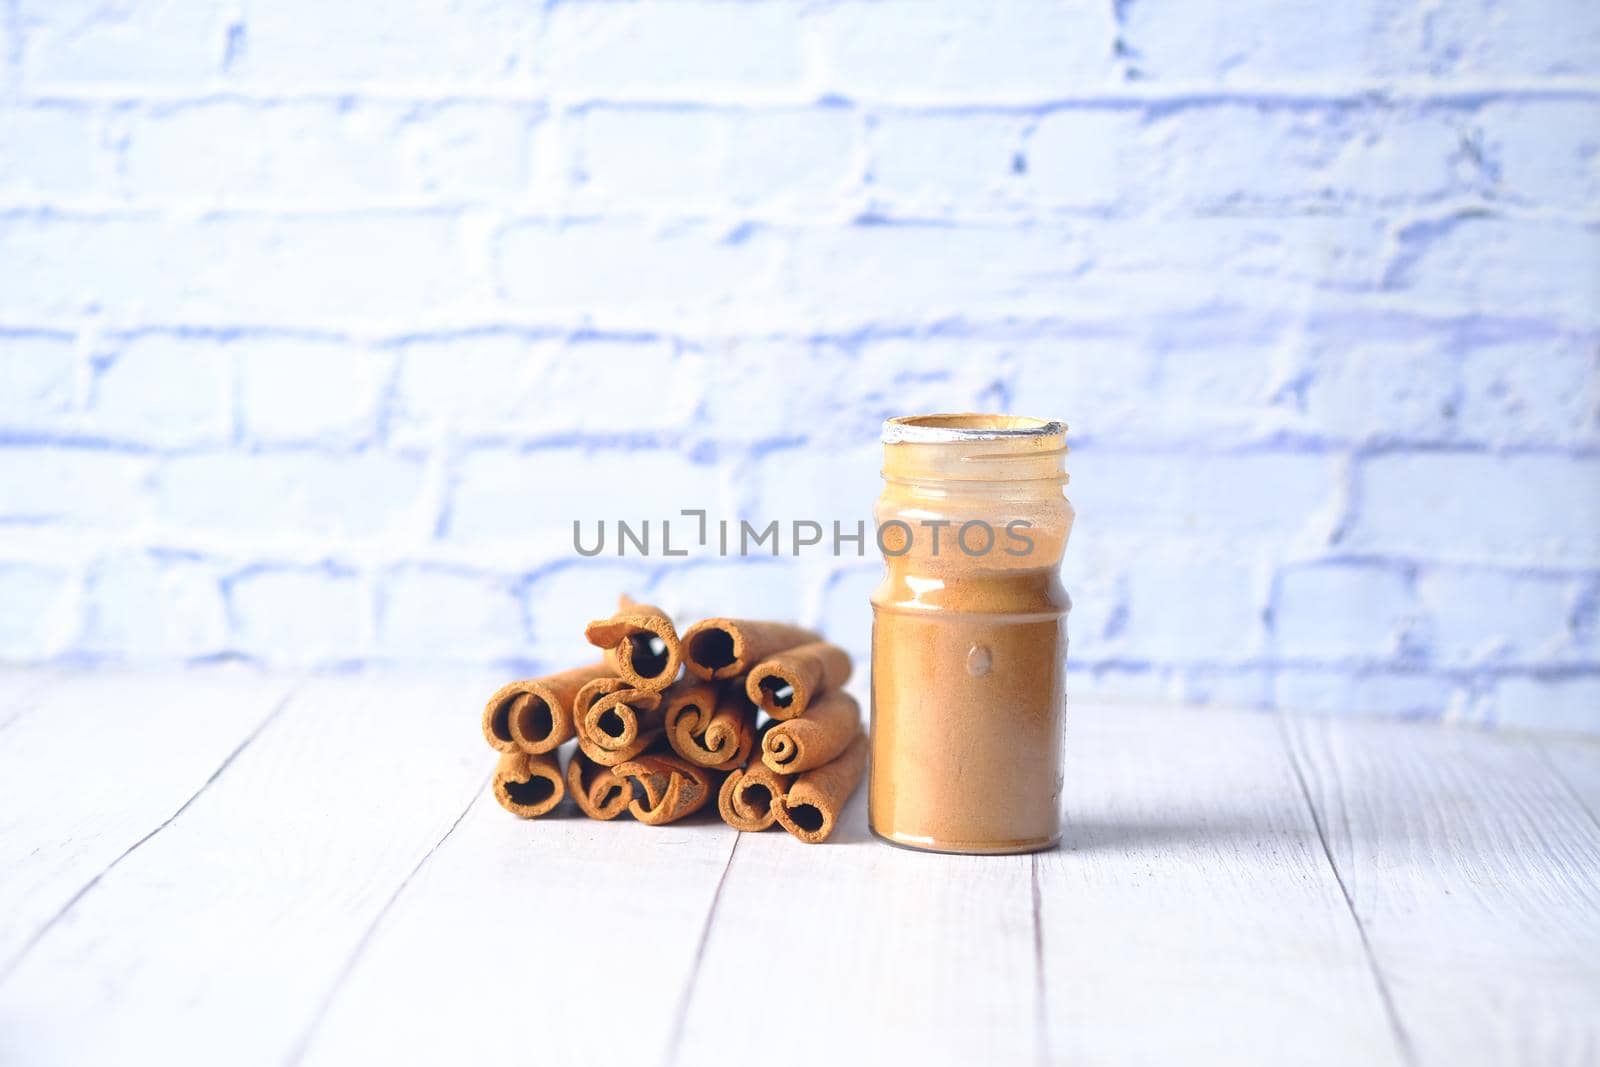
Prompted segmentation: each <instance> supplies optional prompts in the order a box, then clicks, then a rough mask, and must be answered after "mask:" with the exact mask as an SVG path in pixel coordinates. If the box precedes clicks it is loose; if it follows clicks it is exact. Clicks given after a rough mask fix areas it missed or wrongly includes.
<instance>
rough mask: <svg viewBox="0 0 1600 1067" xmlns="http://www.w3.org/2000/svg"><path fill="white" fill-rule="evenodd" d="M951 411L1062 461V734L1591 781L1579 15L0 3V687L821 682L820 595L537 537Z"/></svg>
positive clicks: (862, 631) (1588, 158) (841, 598)
mask: <svg viewBox="0 0 1600 1067" xmlns="http://www.w3.org/2000/svg"><path fill="white" fill-rule="evenodd" d="M962 408H984V409H995V408H1000V409H1007V410H1016V411H1023V412H1037V413H1041V414H1050V415H1057V416H1060V417H1063V418H1066V419H1067V420H1069V421H1070V422H1071V423H1072V425H1073V432H1072V440H1073V446H1074V454H1073V457H1072V464H1071V465H1072V472H1073V485H1072V488H1071V495H1072V497H1073V500H1074V502H1075V503H1076V504H1077V506H1078V508H1079V512H1080V516H1081V519H1080V526H1079V528H1078V531H1077V533H1076V535H1075V539H1074V542H1073V544H1072V547H1071V549H1070V551H1069V556H1068V563H1067V575H1068V584H1069V587H1070V588H1071V590H1072V592H1073V594H1074V597H1075V599H1076V605H1077V606H1076V608H1075V611H1074V614H1073V653H1072V669H1073V680H1074V691H1075V692H1076V693H1078V694H1091V693H1092V694H1104V695H1123V696H1129V697H1138V698H1156V699H1181V700H1202V701H1222V702H1235V703H1247V704H1255V705H1262V706H1287V707H1297V708H1309V709H1313V710H1319V711H1327V712H1330V713H1349V712H1380V713H1388V714H1396V715H1406V716H1413V717H1424V718H1444V717H1449V718H1455V719H1462V720H1469V721H1477V722H1485V723H1490V724H1502V725H1506V726H1513V727H1518V728H1524V727H1529V728H1552V729H1575V730H1584V731H1591V732H1600V7H1597V6H1596V5H1594V4H1593V3H1589V2H1580V0H1543V2H1513V0H1468V2H1464V3H1457V4H1450V5H1444V6H1440V5H1415V4H1409V3H1402V2H1400V0H1356V2H1352V3H1347V4H1336V5H1328V4H1325V3H1312V2H1309V0H1295V2H1292V3H1286V2H1283V0H1229V2H1222V0H1217V2H1206V3H1200V2H1191V3H1174V2H1172V0H1164V2H1163V0H1059V2H1052V0H1012V2H1006V3H1001V4H984V5H975V4H963V3H958V2H955V0H920V2H854V0H839V2H823V3H806V4H802V3H798V2H794V0H748V2H743V3H721V2H679V0H653V2H644V3H605V2H567V0H563V2H561V3H554V4H547V5H528V4H521V3H510V2H504V0H468V2H450V0H428V2H424V3H420V4H411V5H407V6H406V9H405V12H404V14H403V15H401V14H397V13H396V10H395V9H394V7H393V5H384V4H379V3H376V2H365V0H364V2H360V3H350V2H347V3H341V4H337V5H331V6H330V5H326V4H313V3H309V2H307V0H279V2H275V3H263V2H260V0H195V2H191V3H185V4H177V3H157V2H153V0H128V2H126V3H120V4H115V5H108V4H103V3H99V2H91V0H15V2H13V3H11V4H8V5H3V6H0V661H4V662H14V663H40V662H44V663H55V664H61V665H65V666H76V665H87V664H93V663H100V662H151V663H166V664H171V663H179V664H192V663H203V662H208V661H213V660H218V659H233V658H239V659H245V660H249V661H253V662H259V663H261V664H264V665H272V666H279V665H288V666H304V665H311V666H318V667H322V668H329V669H351V668H358V667H363V666H366V665H370V664H393V663H419V662H420V663H431V664H436V665H457V666H462V665H468V664H476V665H492V666H494V667H495V668H496V669H500V670H503V671H505V672H507V673H515V672H519V671H523V670H534V669H538V668H539V667H541V666H545V665H555V664H559V663H563V662H567V661H571V660H574V659H578V658H582V657H584V656H586V655H587V654H588V653H587V652H586V650H585V648H584V646H583V645H582V643H581V640H578V639H577V638H576V625H577V623H578V622H580V621H582V620H584V619H586V618H588V617H590V616H592V615H596V614H600V613H602V612H604V611H605V610H606V609H607V607H608V601H609V599H610V597H611V596H612V595H613V594H614V593H615V592H616V591H618V590H622V589H627V590H630V591H632V592H633V593H635V594H636V595H640V596H645V597H649V598H653V599H657V600H659V601H661V602H663V603H665V604H667V605H668V606H669V607H672V608H675V609H677V610H680V611H683V612H685V613H690V614H695V613H709V612H713V611H718V612H724V611H726V612H752V613H756V612H759V613H766V614H779V615H791V616H794V617H796V618H798V619H800V620H802V621H804V622H807V623H812V624H817V625H820V626H823V627H825V628H826V629H827V630H828V632H829V633H830V634H832V635H834V636H835V637H837V638H838V639H839V640H841V641H843V642H845V643H847V644H848V645H850V646H851V647H852V648H853V649H854V650H855V651H856V652H857V654H858V655H864V654H865V651H866V645H867V642H868V639H869V632H870V631H869V624H870V620H869V615H868V611H867V606H866V598H867V595H868V593H869V592H870V590H871V588H872V586H873V585H874V584H875V583H876V581H877V578H878V564H877V562H876V560H875V558H874V554H873V553H872V552H871V551H870V550H869V552H868V553H867V554H866V555H865V556H862V557H857V556H855V555H852V554H848V553H847V554H846V555H844V556H843V557H839V558H835V557H833V556H831V555H827V554H816V553H812V554H807V555H804V556H802V557H799V558H796V557H794V556H792V555H789V554H787V552H786V553H785V554H783V555H780V556H778V557H777V558H773V557H771V556H760V557H756V558H751V559H747V560H738V559H720V558H717V557H716V556H715V555H707V554H705V553H697V554H695V555H693V556H691V557H690V558H687V559H665V558H662V557H660V556H656V557H653V558H649V559H640V558H636V557H634V556H628V557H626V558H621V559H619V558H617V557H616V556H615V555H614V554H607V555H606V556H603V557H600V558H596V559H592V560H589V559H581V558H579V557H578V556H577V554H576V553H575V552H574V551H573V549H572V546H571V529H570V524H571V521H572V519H574V518H583V519H586V520H592V519H596V518H600V517H606V518H610V519H613V520H614V519H616V518H619V517H627V518H637V519H642V518H646V517H652V518H657V519H659V518H662V517H666V516H669V515H672V514H674V513H676V512H677V511H678V509H680V508H684V507H701V508H705V509H707V510H708V512H709V514H710V517H711V518H712V520H713V521H715V520H716V519H719V518H727V519H729V520H731V521H732V522H734V523H735V526H736V524H737V522H738V520H740V519H748V520H751V521H752V522H756V523H757V525H761V524H764V523H765V522H766V521H767V520H768V519H770V518H781V519H791V518H813V519H817V520H820V521H822V522H824V523H825V524H829V523H831V521H832V520H835V519H838V520H840V521H842V522H844V523H846V524H847V525H848V524H852V523H853V522H854V520H856V519H861V518H866V517H867V515H868V513H869V509H870V506H871V500H872V498H873V496H874V495H875V494H876V492H877V485H878V482H877V454H878V447H877V444H876V431H877V425H878V423H879V421H880V420H881V419H883V418H884V417H886V416H888V415H892V414H900V413H905V412H911V411H927V410H939V409H962ZM685 529H686V527H685ZM735 532H736V531H735ZM657 539H658V540H657V547H658V548H659V531H657Z"/></svg>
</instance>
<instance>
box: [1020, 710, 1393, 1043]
mask: <svg viewBox="0 0 1600 1067" xmlns="http://www.w3.org/2000/svg"><path fill="white" fill-rule="evenodd" d="M1064 803H1065V807H1066V812H1067V830H1066V839H1065V841H1064V843H1063V846H1062V848H1061V849H1059V850H1057V851H1055V852H1052V853H1043V854H1041V855H1040V856H1039V857H1038V860H1037V877H1038V886H1039V898H1040V920H1041V931H1042V937H1041V942H1042V949H1043V956H1044V977H1043V992H1044V1000H1045V1003H1046V1005H1047V1007H1046V1012H1045V1015H1046V1031H1047V1037H1046V1040H1047V1043H1048V1051H1049V1059H1050V1060H1051V1061H1052V1062H1062V1063H1066V1062H1070V1063H1074V1064H1077V1063H1090V1064H1098V1063H1189V1064H1193V1063H1218V1064H1224V1063H1226V1064H1234V1063H1298V1064H1310V1063H1329V1064H1350V1063H1361V1064H1379V1063H1397V1062H1402V1054H1401V1049H1400V1045H1399V1042H1398V1040H1397V1037H1396V1034H1395V1032H1394V1029H1393V1027H1392V1023H1391V1021H1390V1018H1389V1016H1388V1014H1387V1013H1386V1010H1385V1006H1384V1002H1383V998H1382V995H1381V991H1380V988H1379V985H1378V983H1377V981H1376V980H1375V978H1374V975H1373V972H1372V968H1371V964H1370V960H1369V959H1368V957H1367V955H1366V953H1365V952H1364V950H1363V946H1362V943H1361V938H1360V934H1359V931H1358V929H1357V927H1356V925H1355V923H1354V921H1353V920H1352V918H1351V915H1350V913H1349V910H1348V907H1347V906H1346V904H1345V901H1344V899H1343V896H1342V894H1341V892H1340V889H1339V885H1338V883H1337V881H1336V879H1335V878H1334V875H1333V871H1332V870H1331V868H1330V866H1329V863H1328V859H1327V856H1326V855H1325V853H1324V851H1323V848H1322V845H1321V842H1320V840H1319V837H1318V834H1317V829H1316V826H1315V824H1314V822H1313V820H1312V818H1311V813H1310V810H1309V808H1308V806H1307V803H1306V800H1305V796H1304V793H1303V791H1302V789H1301V787H1300V784H1299V781H1298V779H1297V777H1296V775H1295V771H1294V767H1293V765H1292V764H1291V762H1290V759H1289V755H1288V752H1287V751H1286V748H1285V744H1284V739H1283V735H1282V729H1281V726H1280V724H1279V723H1278V722H1277V720H1276V719H1275V718H1274V717H1271V716H1267V715H1262V714H1248V713H1227V712H1205V711H1198V710H1193V709H1152V708H1141V707H1107V706H1096V705H1075V706H1074V708H1073V709H1072V714H1071V716H1070V718H1069V726H1068V735H1067V768H1066V786H1065V792H1064Z"/></svg>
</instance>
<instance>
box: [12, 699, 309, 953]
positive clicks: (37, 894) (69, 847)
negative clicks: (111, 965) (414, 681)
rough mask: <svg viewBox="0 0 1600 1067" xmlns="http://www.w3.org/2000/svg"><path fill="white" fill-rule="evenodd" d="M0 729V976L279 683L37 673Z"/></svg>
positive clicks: (173, 806)
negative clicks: (0, 788)
mask: <svg viewBox="0 0 1600 1067" xmlns="http://www.w3.org/2000/svg"><path fill="white" fill-rule="evenodd" d="M15 681H16V682H17V685H18V687H19V689H20V688H22V687H23V686H27V688H29V689H31V693H30V694H29V695H28V696H27V697H26V698H25V699H24V700H23V701H22V702H21V703H18V704H14V705H13V713H12V714H10V715H8V716H7V718H6V725H5V726H4V727H3V732H0V782H3V783H5V785H4V790H5V797H6V799H5V802H4V803H0V871H4V872H5V877H4V878H0V980H3V979H4V977H5V976H6V975H7V974H8V973H10V971H11V970H12V969H13V968H15V967H16V966H17V965H18V964H19V963H20V962H21V959H22V957H23V955H24V954H25V953H26V951H27V950H28V948H29V947H30V946H31V945H32V944H33V943H34V942H35V939H36V938H38V937H39V936H41V934H42V932H43V931H44V930H45V929H46V928H47V927H48V926H49V925H50V924H51V923H52V922H54V921H55V920H56V919H57V917H58V916H59V915H60V914H61V912H62V909H63V908H65V907H66V906H67V905H68V904H69V902H71V901H72V900H73V899H74V897H76V896H77V895H78V894H80V893H82V892H84V891H85V890H86V888H87V887H89V886H90V885H92V884H93V883H94V881H95V879H97V878H99V877H101V875H102V874H103V873H104V872H105V871H106V870H107V869H108V868H109V867H111V866H112V865H113V864H114V863H116V862H117V861H118V860H119V858H120V857H122V856H123V855H124V854H125V853H126V852H127V851H128V850H129V849H130V848H133V847H135V846H136V845H137V844H138V843H139V842H140V841H141V839H143V838H144V837H145V835H147V834H149V833H150V832H151V831H153V830H154V829H155V828H156V827H158V826H160V825H161V824H162V823H163V822H164V821H165V820H167V819H169V818H171V817H172V816H173V814H174V813H176V812H177V811H178V810H180V809H181V808H182V806H183V805H184V804H185V803H187V802H188V801H189V800H190V799H191V798H192V797H193V796H194V795H195V794H196V793H197V792H199V791H200V790H201V789H203V788H204V786H205V783H206V781H207V779H208V778H209V777H210V776H211V775H212V774H213V773H215V771H216V770H217V768H218V767H220V766H221V765H222V764H223V763H224V761H225V760H227V759H228V758H229V755H230V754H231V753H232V752H233V751H234V750H235V749H236V748H237V747H238V746H239V745H240V744H241V743H242V742H243V741H244V740H245V739H246V738H247V737H248V736H249V735H250V733H251V731H253V730H254V729H256V728H257V727H258V726H259V725H260V724H261V723H262V722H263V721H264V720H265V719H266V717H267V716H268V715H269V714H270V713H271V712H272V711H273V710H274V709H275V708H276V707H277V706H278V705H279V704H280V703H281V702H282V700H283V697H284V695H285V693H286V691H287V683H285V682H282V681H278V682H261V681H259V680H256V679H253V678H244V677H240V676H235V677H229V676H227V675H207V674H203V675H200V676H195V677H190V678H185V679H176V678H171V677H149V676H139V675H129V674H122V673H117V674H108V675H98V676H90V677H82V678H71V679H69V678H62V677H59V676H52V677H47V678H46V677H39V678H34V679H30V680H28V681H27V682H24V681H23V680H22V679H21V677H20V676H16V677H15Z"/></svg>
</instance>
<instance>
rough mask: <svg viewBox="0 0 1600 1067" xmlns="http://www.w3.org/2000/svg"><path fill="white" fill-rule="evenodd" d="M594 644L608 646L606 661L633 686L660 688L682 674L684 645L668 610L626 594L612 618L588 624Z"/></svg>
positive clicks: (586, 634) (606, 647) (655, 690)
mask: <svg viewBox="0 0 1600 1067" xmlns="http://www.w3.org/2000/svg"><path fill="white" fill-rule="evenodd" d="M583 636H584V637H585V638H587V639H588V641H589V643H590V644H591V645H594V646H596V647H597V648H603V649H605V650H606V662H607V663H609V664H611V666H612V668H613V669H614V670H615V671H616V673H617V674H618V675H619V676H620V677H621V678H622V680H623V681H625V682H627V683H628V684H629V685H630V686H632V687H633V688H635V689H644V690H649V691H652V692H659V691H661V690H663V689H665V688H666V687H667V686H669V685H671V684H672V683H673V681H675V680H676V679H677V677H678V666H679V664H680V663H681V662H682V660H683V646H682V644H681V643H680V642H679V640H678V631H677V629H676V628H675V627H674V626H673V625H672V620H671V619H670V618H668V617H667V613H666V612H664V611H662V610H661V609H660V608H658V607H656V606H655V605H654V604H640V603H638V602H637V601H635V600H634V599H633V598H632V597H629V596H627V595H624V596H623V597H622V598H621V600H620V602H619V603H618V606H617V612H616V614H615V615H612V616H611V617H610V618H609V619H596V620H595V621H594V622H591V623H590V624H589V625H588V626H587V627H585V628H584V631H583Z"/></svg>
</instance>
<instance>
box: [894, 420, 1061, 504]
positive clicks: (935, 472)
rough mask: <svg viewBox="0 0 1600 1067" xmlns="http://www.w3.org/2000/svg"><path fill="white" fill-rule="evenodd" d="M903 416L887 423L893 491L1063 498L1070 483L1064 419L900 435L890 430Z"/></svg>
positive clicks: (936, 494)
mask: <svg viewBox="0 0 1600 1067" xmlns="http://www.w3.org/2000/svg"><path fill="white" fill-rule="evenodd" d="M923 418H947V417H944V416H923ZM948 418H962V419H976V418H980V416H950V417H948ZM985 418H994V419H1005V418H1007V417H1006V416H988V417H985ZM897 421H898V420H890V423H889V424H886V426H885V433H884V438H885V440H884V446H883V480H884V482H885V483H886V485H888V486H889V487H890V488H891V489H893V490H896V491H899V492H903V493H906V494H908V495H913V496H928V497H934V498H945V497H949V496H952V495H961V496H965V495H974V496H984V497H1002V498H1009V499H1019V498H1032V499H1046V498H1051V497H1059V496H1060V494H1061V487H1062V486H1063V485H1066V484H1067V482H1068V475H1067V473H1066V459H1067V442H1066V429H1065V427H1063V426H1061V424H1060V423H1045V422H1043V421H1042V420H1027V421H1028V422H1030V423H1039V425H1038V426H1030V427H1028V428H1027V429H1026V430H1020V431H1019V430H1012V431H1005V430H1000V431H985V430H984V429H982V428H971V427H956V428H950V429H943V428H932V429H931V430H924V431H923V432H922V433H920V434H912V435H910V436H909V437H903V438H897V437H896V436H895V435H894V434H893V433H892V431H891V429H890V427H891V426H893V424H894V423H895V422H897ZM941 430H942V431H943V432H940V431H941ZM986 433H987V434H992V435H986Z"/></svg>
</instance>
